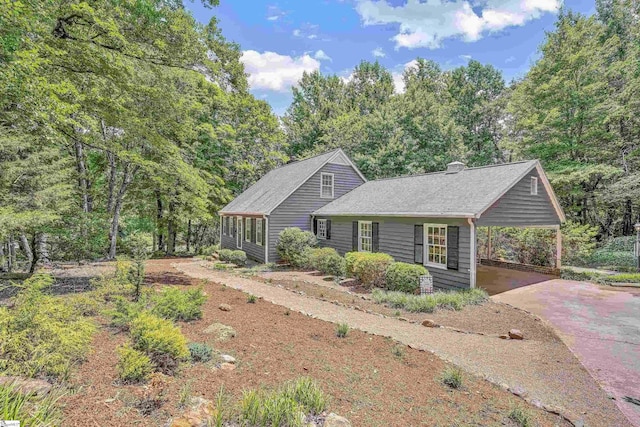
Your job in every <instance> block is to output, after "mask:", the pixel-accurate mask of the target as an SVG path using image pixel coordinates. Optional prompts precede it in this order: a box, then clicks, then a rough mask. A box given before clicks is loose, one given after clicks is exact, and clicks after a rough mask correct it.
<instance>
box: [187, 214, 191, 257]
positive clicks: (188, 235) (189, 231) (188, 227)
mask: <svg viewBox="0 0 640 427" xmlns="http://www.w3.org/2000/svg"><path fill="white" fill-rule="evenodd" d="M190 241H191V220H189V223H188V225H187V253H188V252H189V248H190V245H189V243H190Z"/></svg>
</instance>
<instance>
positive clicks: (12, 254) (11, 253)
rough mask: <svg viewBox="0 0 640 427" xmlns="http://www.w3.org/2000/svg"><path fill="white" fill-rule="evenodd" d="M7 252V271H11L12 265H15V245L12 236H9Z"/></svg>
mask: <svg viewBox="0 0 640 427" xmlns="http://www.w3.org/2000/svg"><path fill="white" fill-rule="evenodd" d="M7 253H8V255H9V256H8V260H9V262H8V267H9V273H11V272H12V271H13V267H15V265H16V246H15V244H14V243H13V238H12V237H11V236H9V243H8V245H7Z"/></svg>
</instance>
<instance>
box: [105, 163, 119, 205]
mask: <svg viewBox="0 0 640 427" xmlns="http://www.w3.org/2000/svg"><path fill="white" fill-rule="evenodd" d="M107 161H108V162H109V184H108V185H109V187H108V190H107V191H108V194H109V196H108V198H107V212H109V213H111V211H113V199H114V196H115V189H116V172H117V171H116V157H115V156H114V155H113V153H112V152H111V151H107Z"/></svg>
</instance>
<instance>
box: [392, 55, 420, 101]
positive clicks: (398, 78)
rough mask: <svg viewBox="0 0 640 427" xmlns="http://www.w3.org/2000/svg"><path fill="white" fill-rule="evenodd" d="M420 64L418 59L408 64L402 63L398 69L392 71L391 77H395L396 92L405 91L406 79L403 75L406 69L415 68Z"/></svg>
mask: <svg viewBox="0 0 640 427" xmlns="http://www.w3.org/2000/svg"><path fill="white" fill-rule="evenodd" d="M417 64H418V61H417V60H415V59H414V60H413V61H409V62H407V63H406V64H401V65H399V66H397V67H396V71H393V72H392V73H391V77H393V86H394V88H395V92H396V93H403V92H404V80H403V79H402V76H403V75H404V72H405V70H407V69H409V68H413V67H415V66H416V65H417Z"/></svg>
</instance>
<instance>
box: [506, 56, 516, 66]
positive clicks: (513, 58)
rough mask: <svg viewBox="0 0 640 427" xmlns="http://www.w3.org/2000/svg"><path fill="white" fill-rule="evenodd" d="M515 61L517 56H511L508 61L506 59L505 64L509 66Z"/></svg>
mask: <svg viewBox="0 0 640 427" xmlns="http://www.w3.org/2000/svg"><path fill="white" fill-rule="evenodd" d="M515 60H516V57H515V56H510V57H508V58H507V59H505V60H504V62H505V64H509V63H511V62H513V61H515Z"/></svg>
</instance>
